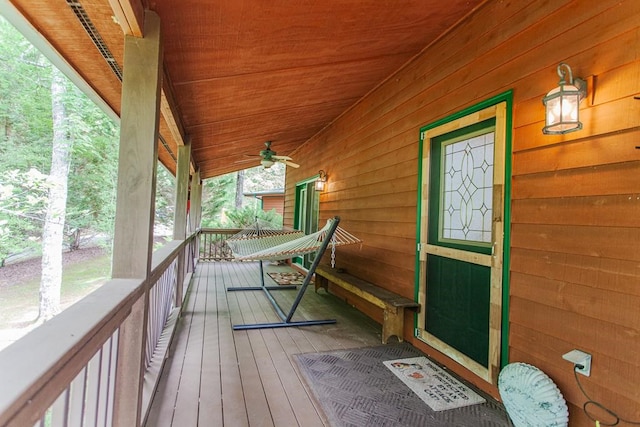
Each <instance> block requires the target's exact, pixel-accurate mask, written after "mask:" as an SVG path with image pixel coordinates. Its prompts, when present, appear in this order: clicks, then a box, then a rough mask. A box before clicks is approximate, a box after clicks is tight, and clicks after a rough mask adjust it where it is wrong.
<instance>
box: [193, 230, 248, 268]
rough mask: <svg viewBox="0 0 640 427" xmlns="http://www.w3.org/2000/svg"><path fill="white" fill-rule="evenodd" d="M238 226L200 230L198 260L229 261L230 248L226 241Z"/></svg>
mask: <svg viewBox="0 0 640 427" xmlns="http://www.w3.org/2000/svg"><path fill="white" fill-rule="evenodd" d="M240 231H241V229H240V228H203V229H201V230H200V256H199V259H200V261H230V260H232V259H233V254H232V253H231V249H230V248H229V246H228V245H227V243H226V241H227V239H228V238H229V237H231V236H233V235H234V234H236V233H239V232H240Z"/></svg>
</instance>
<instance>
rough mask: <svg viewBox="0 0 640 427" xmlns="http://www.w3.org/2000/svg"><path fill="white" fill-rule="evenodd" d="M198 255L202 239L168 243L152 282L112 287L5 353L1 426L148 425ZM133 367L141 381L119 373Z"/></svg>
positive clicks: (0, 365) (156, 260)
mask: <svg viewBox="0 0 640 427" xmlns="http://www.w3.org/2000/svg"><path fill="white" fill-rule="evenodd" d="M197 248H198V235H197V233H196V234H193V235H192V236H190V237H189V238H187V239H186V240H184V241H173V242H170V243H168V244H167V245H165V246H164V247H162V248H160V249H159V250H157V251H156V252H155V253H154V254H153V261H152V273H151V275H150V277H149V279H147V280H140V279H114V280H110V281H108V282H107V283H105V284H104V285H103V286H102V287H100V288H98V289H97V290H96V291H94V292H93V293H91V294H90V295H88V296H87V297H85V298H84V299H82V300H81V301H79V302H77V303H76V304H74V305H73V306H71V307H69V308H68V309H67V310H65V311H63V312H62V313H60V314H59V315H58V316H56V317H55V318H53V319H51V320H50V321H48V322H46V323H45V324H43V325H42V326H40V327H38V328H36V329H34V330H33V331H31V332H30V333H29V334H27V335H26V336H25V337H23V338H22V339H20V340H18V341H17V342H15V343H13V344H12V345H10V346H9V347H7V348H6V349H4V350H3V351H0V384H1V386H0V426H3V427H4V426H19V427H22V426H43V427H44V426H76V425H77V426H81V425H87V426H111V425H126V426H135V425H140V424H142V423H143V422H144V419H145V418H146V415H147V412H148V409H149V407H150V405H151V397H152V396H153V393H154V391H155V388H156V386H157V382H158V379H159V373H160V372H161V370H162V363H164V360H165V357H166V352H167V351H168V346H169V343H170V340H171V337H172V335H173V332H174V329H175V325H176V320H177V318H178V315H179V312H180V307H181V306H182V303H183V297H182V295H183V294H184V293H183V285H185V284H186V285H188V284H189V282H190V278H191V275H192V274H193V271H194V269H195V263H196V261H197V260H196V251H197ZM145 321H146V325H147V326H146V328H144V329H141V327H142V326H143V325H144V323H145ZM141 334H142V337H143V338H142V339H141V340H135V339H133V340H132V339H131V337H132V336H140V335H141ZM136 342H137V344H136ZM136 355H140V357H137V356H136ZM132 360H133V361H134V365H136V364H137V366H138V367H137V368H135V367H134V371H135V370H136V369H137V371H138V372H139V373H140V376H139V378H138V380H136V378H135V377H134V378H128V377H123V375H122V374H121V373H119V371H127V372H131V366H127V367H126V369H122V368H123V366H122V365H123V364H125V363H128V364H130V363H131V361H132ZM140 388H142V393H141V394H142V399H141V400H140V399H137V398H135V396H134V398H133V402H131V400H132V399H131V397H132V396H131V393H132V392H131V390H132V389H133V390H140Z"/></svg>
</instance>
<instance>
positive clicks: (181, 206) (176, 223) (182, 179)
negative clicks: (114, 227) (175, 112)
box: [173, 142, 191, 307]
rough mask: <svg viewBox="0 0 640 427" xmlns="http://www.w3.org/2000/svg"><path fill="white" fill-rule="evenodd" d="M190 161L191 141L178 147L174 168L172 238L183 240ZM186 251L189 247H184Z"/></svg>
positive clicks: (181, 271) (179, 283) (179, 284)
mask: <svg viewBox="0 0 640 427" xmlns="http://www.w3.org/2000/svg"><path fill="white" fill-rule="evenodd" d="M190 163H191V143H190V142H189V143H187V145H183V146H180V147H178V166H177V170H176V202H175V205H176V206H175V213H174V217H173V239H174V240H184V239H185V238H186V237H187V201H188V197H189V169H190ZM185 251H186V252H188V251H189V248H188V247H185ZM185 259H186V257H185V256H184V255H181V256H178V271H177V273H176V274H177V279H176V293H175V305H176V306H178V307H179V306H181V305H182V294H183V283H184V279H185V275H186V273H185Z"/></svg>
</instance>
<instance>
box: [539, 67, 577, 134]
mask: <svg viewBox="0 0 640 427" xmlns="http://www.w3.org/2000/svg"><path fill="white" fill-rule="evenodd" d="M557 71H558V75H559V76H560V82H559V83H558V87H556V88H554V89H553V90H551V91H550V92H549V93H548V94H547V96H545V97H544V98H542V103H543V104H544V106H545V126H544V128H543V129H542V133H544V134H546V135H554V134H563V133H568V132H574V131H577V130H580V129H582V122H580V101H581V100H582V98H584V97H585V96H586V95H587V82H585V81H584V80H582V79H580V78H576V79H574V78H573V74H572V72H571V67H569V66H568V65H567V64H565V63H561V64H560V65H558V69H557ZM567 76H568V80H567V79H566V78H567Z"/></svg>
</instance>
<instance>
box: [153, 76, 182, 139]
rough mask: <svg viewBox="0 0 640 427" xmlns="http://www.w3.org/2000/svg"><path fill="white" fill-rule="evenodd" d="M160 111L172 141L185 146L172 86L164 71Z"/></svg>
mask: <svg viewBox="0 0 640 427" xmlns="http://www.w3.org/2000/svg"><path fill="white" fill-rule="evenodd" d="M160 111H162V116H163V117H164V119H165V121H166V122H167V126H169V131H171V136H173V139H174V140H175V141H176V143H177V144H178V146H181V145H185V144H186V141H187V136H186V133H185V131H184V126H183V125H182V121H181V120H180V117H181V116H180V110H179V108H178V105H177V104H176V101H175V96H174V95H173V85H172V84H171V78H170V77H169V75H168V74H167V72H166V71H164V73H163V78H162V94H161V100H160Z"/></svg>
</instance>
